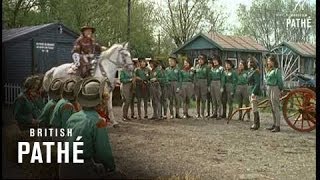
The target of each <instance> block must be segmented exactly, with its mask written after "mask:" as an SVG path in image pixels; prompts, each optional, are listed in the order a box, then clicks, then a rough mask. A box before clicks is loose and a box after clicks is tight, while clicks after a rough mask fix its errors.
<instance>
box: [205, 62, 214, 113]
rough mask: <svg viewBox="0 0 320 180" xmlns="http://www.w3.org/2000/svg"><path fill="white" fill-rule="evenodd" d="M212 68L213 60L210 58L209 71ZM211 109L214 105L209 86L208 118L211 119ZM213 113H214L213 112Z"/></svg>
mask: <svg viewBox="0 0 320 180" xmlns="http://www.w3.org/2000/svg"><path fill="white" fill-rule="evenodd" d="M211 68H212V58H211V57H209V58H208V69H211ZM210 107H212V109H213V104H212V97H211V93H210V86H208V92H207V116H206V118H210V117H211V116H210ZM212 113H213V111H212Z"/></svg>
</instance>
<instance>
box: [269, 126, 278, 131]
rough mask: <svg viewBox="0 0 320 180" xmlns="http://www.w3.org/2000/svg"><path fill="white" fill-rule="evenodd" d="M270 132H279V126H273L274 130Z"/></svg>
mask: <svg viewBox="0 0 320 180" xmlns="http://www.w3.org/2000/svg"><path fill="white" fill-rule="evenodd" d="M271 132H280V126H275V127H274V129H272V130H271Z"/></svg>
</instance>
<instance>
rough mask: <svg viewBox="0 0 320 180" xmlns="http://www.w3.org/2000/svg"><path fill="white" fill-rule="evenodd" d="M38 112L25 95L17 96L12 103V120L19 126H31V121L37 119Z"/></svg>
mask: <svg viewBox="0 0 320 180" xmlns="http://www.w3.org/2000/svg"><path fill="white" fill-rule="evenodd" d="M39 111H40V110H39V109H38V108H37V106H36V105H35V104H34V102H33V101H31V100H29V99H28V98H27V97H26V95H25V93H21V94H19V95H18V97H17V99H16V100H15V102H14V118H15V120H17V121H18V123H19V124H31V122H32V119H37V117H38V115H39V113H38V112H39Z"/></svg>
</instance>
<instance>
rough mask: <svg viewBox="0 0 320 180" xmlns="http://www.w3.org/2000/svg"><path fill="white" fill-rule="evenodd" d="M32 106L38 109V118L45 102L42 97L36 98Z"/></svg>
mask: <svg viewBox="0 0 320 180" xmlns="http://www.w3.org/2000/svg"><path fill="white" fill-rule="evenodd" d="M34 104H35V105H36V107H37V108H38V109H40V112H38V113H39V115H38V116H40V114H41V112H42V111H41V110H42V109H43V108H44V106H45V101H44V99H43V98H42V97H40V96H39V97H37V98H36V99H35V100H34Z"/></svg>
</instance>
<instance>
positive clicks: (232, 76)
mask: <svg viewBox="0 0 320 180" xmlns="http://www.w3.org/2000/svg"><path fill="white" fill-rule="evenodd" d="M237 81H238V77H237V73H236V72H235V71H234V70H231V71H226V70H224V71H223V73H222V81H221V82H222V87H224V86H225V85H226V84H228V83H229V84H232V91H233V93H235V92H236V88H237Z"/></svg>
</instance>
